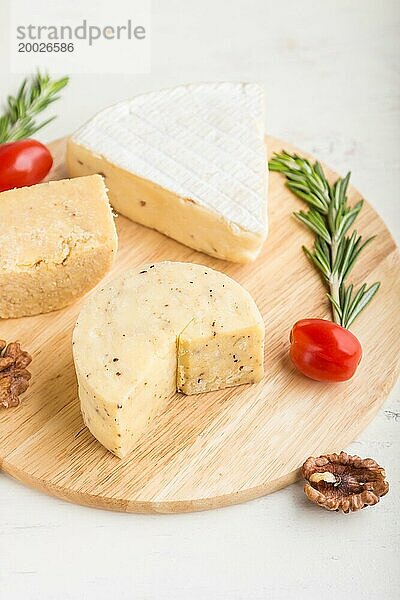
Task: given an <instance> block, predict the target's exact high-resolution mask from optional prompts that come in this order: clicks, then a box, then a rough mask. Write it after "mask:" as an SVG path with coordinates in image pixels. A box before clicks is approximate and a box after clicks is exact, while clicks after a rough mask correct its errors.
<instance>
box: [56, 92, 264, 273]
mask: <svg viewBox="0 0 400 600" xmlns="http://www.w3.org/2000/svg"><path fill="white" fill-rule="evenodd" d="M67 165H68V170H69V174H70V175H71V176H79V175H86V174H93V173H100V174H102V175H104V176H105V179H106V185H107V188H108V190H109V198H110V201H111V204H112V206H113V207H114V208H115V209H116V210H117V211H118V212H119V213H121V214H122V215H125V216H126V217H128V218H129V219H131V220H133V221H136V222H137V223H141V224H143V225H146V226H147V227H152V228H154V229H157V230H158V231H160V232H162V233H164V234H166V235H168V236H170V237H172V238H174V239H176V240H178V241H179V242H181V243H183V244H186V245H187V246H190V247H191V248H195V249H196V250H200V251H202V252H206V253H207V254H210V255H211V256H216V257H218V258H222V259H226V260H231V261H234V262H248V261H251V260H254V259H255V258H256V257H257V255H258V254H259V252H260V250H261V247H262V245H263V242H264V240H265V238H266V235H267V196H266V194H267V175H268V167H267V159H266V147H265V140H264V99H263V91H262V89H261V88H260V87H259V86H257V85H255V84H251V83H228V82H226V83H202V84H193V85H182V86H179V87H176V88H173V89H166V90H161V91H157V92H150V93H147V94H143V95H141V96H137V97H135V98H133V99H131V100H126V101H123V102H120V103H119V104H116V105H114V106H111V107H109V108H106V109H105V110H103V111H102V112H100V113H99V114H98V115H97V116H95V117H94V118H93V119H92V120H90V121H89V122H88V123H86V125H84V126H83V127H82V128H81V129H79V130H78V131H77V132H76V133H75V134H74V135H73V136H72V137H71V138H70V140H69V142H68V148H67Z"/></svg>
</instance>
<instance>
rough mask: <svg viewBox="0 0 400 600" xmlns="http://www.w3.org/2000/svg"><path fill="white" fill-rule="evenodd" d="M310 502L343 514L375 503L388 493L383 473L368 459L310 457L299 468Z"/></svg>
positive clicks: (333, 455)
mask: <svg viewBox="0 0 400 600" xmlns="http://www.w3.org/2000/svg"><path fill="white" fill-rule="evenodd" d="M302 473H303V477H304V479H306V480H307V482H308V483H306V484H305V486H304V491H305V493H306V496H307V497H308V499H309V500H311V502H315V503H316V504H318V505H319V506H322V507H323V508H326V509H327V510H336V511H338V510H341V511H343V512H344V513H348V512H350V511H356V510H359V509H361V508H364V507H365V506H372V505H374V504H377V503H378V502H379V500H380V498H381V496H384V495H385V494H386V493H387V492H388V490H389V484H388V483H387V481H386V480H385V471H384V469H383V468H382V467H380V466H379V465H378V464H377V463H376V462H375V461H374V460H373V459H372V458H360V457H359V456H350V455H349V454H346V452H341V453H340V454H327V455H324V456H319V457H318V458H313V457H310V458H308V459H307V460H306V462H305V463H304V465H303V469H302Z"/></svg>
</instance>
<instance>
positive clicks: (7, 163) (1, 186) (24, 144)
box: [0, 140, 53, 192]
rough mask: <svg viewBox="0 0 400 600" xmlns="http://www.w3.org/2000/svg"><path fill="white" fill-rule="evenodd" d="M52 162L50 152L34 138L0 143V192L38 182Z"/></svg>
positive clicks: (44, 175)
mask: <svg viewBox="0 0 400 600" xmlns="http://www.w3.org/2000/svg"><path fill="white" fill-rule="evenodd" d="M52 164H53V159H52V157H51V154H50V152H49V151H48V150H47V148H46V146H44V145H43V144H41V143H40V142H37V141H36V140H20V141H18V142H10V143H9V144H0V192H4V190H11V189H13V188H15V187H24V186H25V185H33V184H35V183H39V182H40V181H42V179H44V177H46V175H47V173H48V172H49V171H50V169H51V166H52Z"/></svg>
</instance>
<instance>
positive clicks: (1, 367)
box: [0, 340, 32, 408]
mask: <svg viewBox="0 0 400 600" xmlns="http://www.w3.org/2000/svg"><path fill="white" fill-rule="evenodd" d="M31 361H32V357H31V356H30V355H29V354H28V352H24V351H23V350H21V346H20V344H19V343H18V342H11V343H10V344H8V345H7V344H6V342H5V341H4V340H0V406H3V407H4V408H11V407H13V406H18V404H19V403H20V399H19V396H20V394H23V392H25V391H26V390H27V389H28V386H29V380H30V378H31V374H30V373H29V371H27V369H26V367H27V366H28V365H29V363H30V362H31Z"/></svg>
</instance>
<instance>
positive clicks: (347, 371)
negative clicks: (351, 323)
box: [290, 319, 362, 381]
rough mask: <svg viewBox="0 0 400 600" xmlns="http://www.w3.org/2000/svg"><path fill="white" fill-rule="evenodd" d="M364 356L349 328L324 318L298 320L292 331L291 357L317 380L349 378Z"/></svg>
mask: <svg viewBox="0 0 400 600" xmlns="http://www.w3.org/2000/svg"><path fill="white" fill-rule="evenodd" d="M361 357H362V349H361V344H360V342H359V341H358V339H357V338H356V336H355V335H353V334H352V333H351V332H350V331H349V330H348V329H344V328H343V327H341V326H340V325H337V324H336V323H332V321H325V320H324V319H304V320H302V321H298V322H297V323H296V324H295V325H294V326H293V329H292V331H291V332H290V358H291V359H292V361H293V363H294V365H295V366H296V368H297V369H298V370H299V371H300V372H301V373H303V375H306V376H307V377H310V378H311V379H316V380H317V381H347V379H350V378H351V377H352V376H353V375H354V373H355V371H356V369H357V367H358V365H359V363H360V360H361Z"/></svg>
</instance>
